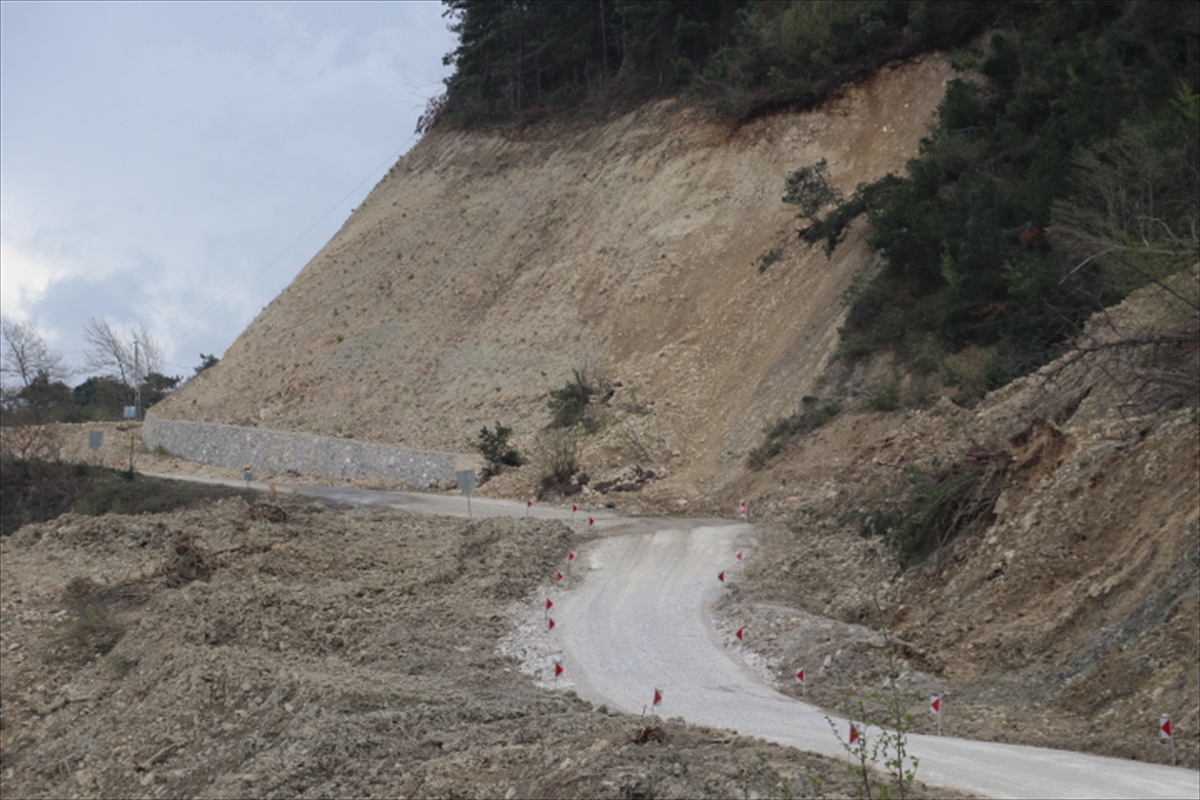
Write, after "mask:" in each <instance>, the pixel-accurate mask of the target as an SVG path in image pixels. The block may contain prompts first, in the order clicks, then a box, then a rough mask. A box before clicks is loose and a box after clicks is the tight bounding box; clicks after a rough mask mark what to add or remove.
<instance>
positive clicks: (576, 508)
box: [571, 503, 579, 514]
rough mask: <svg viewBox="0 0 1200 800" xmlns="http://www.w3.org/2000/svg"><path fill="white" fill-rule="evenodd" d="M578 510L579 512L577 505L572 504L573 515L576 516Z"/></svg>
mask: <svg viewBox="0 0 1200 800" xmlns="http://www.w3.org/2000/svg"><path fill="white" fill-rule="evenodd" d="M578 510H579V506H577V505H575V504H574V503H572V504H571V513H572V514H574V513H575V512H576V511H578Z"/></svg>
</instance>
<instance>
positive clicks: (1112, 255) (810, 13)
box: [426, 0, 1200, 400]
mask: <svg viewBox="0 0 1200 800" xmlns="http://www.w3.org/2000/svg"><path fill="white" fill-rule="evenodd" d="M447 6H448V11H447V14H448V16H450V17H451V19H452V20H453V25H452V27H453V29H454V30H455V31H456V32H458V33H459V35H460V37H461V43H460V46H459V47H458V49H456V50H455V51H454V52H453V53H451V54H449V55H448V56H447V63H448V64H452V65H453V66H454V68H455V73H454V75H453V76H452V77H451V78H449V79H448V81H447V94H446V96H445V97H444V98H442V99H441V101H440V105H438V106H436V107H435V108H433V109H431V115H430V116H429V117H428V118H427V120H426V122H427V124H433V123H443V124H448V125H470V124H479V123H489V122H490V123H492V124H499V123H502V122H504V121H506V120H512V119H515V120H517V121H518V122H520V123H523V124H529V123H531V122H536V121H538V120H539V119H542V118H544V117H545V116H548V115H551V114H559V115H564V116H568V117H570V116H571V115H573V114H579V113H584V114H585V115H586V114H587V113H589V112H594V111H595V110H600V109H603V108H604V107H606V106H608V105H613V104H615V105H616V106H619V105H620V104H621V103H622V102H624V103H628V102H631V101H635V100H640V99H646V98H653V97H658V96H663V95H667V94H672V93H682V94H683V95H684V96H687V97H689V98H691V99H692V100H693V102H699V103H702V104H709V105H712V106H713V107H715V108H716V109H717V110H719V111H720V112H722V113H724V114H728V115H732V116H733V117H734V118H736V119H739V120H745V119H747V118H750V117H753V116H755V115H757V114H761V113H769V112H774V111H779V110H781V109H796V108H804V107H809V106H811V105H812V104H813V103H815V102H818V101H820V100H822V99H824V98H826V97H827V96H829V95H830V93H831V92H836V91H837V87H839V86H842V85H844V84H845V82H847V81H849V80H854V79H857V78H860V77H862V76H864V75H867V74H871V73H873V72H874V71H876V70H878V69H879V67H880V66H882V65H883V64H885V63H888V62H889V61H895V60H897V59H901V58H905V57H911V56H912V55H914V54H916V53H919V52H923V51H927V50H931V49H947V48H951V49H954V48H956V49H955V63H956V66H957V67H958V68H959V69H960V77H958V78H957V79H955V80H954V81H952V82H951V83H950V85H949V87H948V90H947V94H946V98H945V100H944V101H943V104H942V106H941V107H940V109H939V117H938V124H937V126H936V128H935V129H934V130H933V132H932V133H931V135H930V136H929V137H928V139H927V140H925V141H924V142H923V143H922V146H921V152H920V154H919V155H918V156H917V157H916V158H914V159H913V160H912V161H911V162H910V163H909V164H908V166H907V168H906V169H905V170H904V171H903V172H902V173H901V172H900V171H897V173H892V174H889V175H887V176H885V177H883V178H882V179H879V180H876V181H872V182H869V183H864V184H861V185H859V186H858V187H856V188H855V190H854V191H853V192H851V193H848V194H847V195H844V196H843V195H838V194H837V193H834V192H829V191H827V192H826V193H825V194H822V195H820V196H817V195H814V194H811V193H810V195H809V196H808V197H807V198H805V197H802V196H801V195H800V194H797V193H796V191H795V187H794V186H793V185H791V184H788V185H787V186H785V189H786V190H787V191H786V192H785V196H784V200H785V202H791V203H793V204H797V205H800V206H802V207H803V206H804V205H805V204H806V203H807V204H808V205H809V206H811V207H810V208H809V209H808V210H807V211H805V210H803V208H802V210H801V214H800V216H801V217H802V221H803V222H805V223H806V226H805V229H804V231H803V236H804V237H805V238H806V239H808V240H809V241H823V242H824V243H825V245H826V247H827V248H829V249H832V248H833V247H835V246H836V245H837V243H838V241H839V240H840V238H841V237H842V236H843V235H844V232H845V230H846V226H847V224H848V223H849V222H850V221H851V220H853V219H854V218H856V217H858V216H860V215H863V214H865V215H866V216H867V217H868V218H869V220H870V224H871V234H870V237H869V244H870V246H871V248H872V249H873V250H874V251H875V252H876V253H878V254H879V255H880V256H881V257H882V263H883V265H884V267H883V269H882V270H881V271H880V272H879V273H878V274H876V275H873V276H870V277H869V278H867V277H864V279H863V280H861V281H860V282H859V283H857V284H856V286H855V289H854V292H853V296H852V298H851V313H850V315H849V318H848V320H847V325H846V327H845V329H844V331H843V333H842V349H841V355H842V356H843V358H844V359H845V360H846V361H848V362H851V363H853V362H855V361H856V360H859V359H862V358H864V357H869V356H871V355H872V354H875V353H878V352H880V351H889V352H890V353H892V354H893V355H894V356H896V357H897V358H898V359H899V360H900V361H901V362H902V364H903V367H904V369H905V371H908V372H915V373H917V374H918V375H920V376H921V377H922V380H923V383H926V384H928V383H931V382H932V383H933V384H935V385H936V387H937V389H935V390H940V389H941V388H942V387H946V386H954V387H958V388H959V389H961V394H962V396H964V397H966V398H967V399H970V400H974V399H977V398H978V397H980V396H982V394H983V393H984V392H986V391H988V390H991V389H995V388H998V387H1000V386H1002V385H1004V384H1006V383H1007V382H1009V381H1011V380H1012V379H1013V378H1015V377H1017V376H1018V375H1023V374H1026V373H1028V372H1029V371H1031V370H1032V369H1035V368H1036V367H1038V366H1040V365H1042V364H1044V363H1046V362H1047V361H1049V360H1050V359H1051V358H1053V357H1054V356H1055V355H1057V354H1059V353H1061V352H1062V348H1063V347H1064V345H1065V344H1066V343H1067V342H1068V341H1069V340H1070V339H1071V338H1072V337H1073V336H1075V335H1077V334H1079V333H1080V331H1081V327H1082V324H1083V322H1084V320H1085V319H1086V318H1087V317H1088V316H1089V315H1091V314H1093V313H1095V312H1097V311H1098V310H1100V309H1102V308H1104V307H1106V306H1109V305H1111V304H1113V303H1115V302H1117V301H1119V300H1120V299H1121V298H1123V297H1124V296H1125V295H1127V294H1128V293H1129V292H1130V291H1132V290H1133V289H1136V288H1138V287H1139V286H1143V285H1146V284H1147V283H1149V282H1152V281H1157V280H1161V279H1162V278H1163V277H1165V276H1167V275H1170V274H1173V273H1175V272H1178V271H1179V270H1180V269H1183V268H1186V267H1187V266H1190V265H1191V264H1192V263H1194V262H1195V261H1196V259H1197V256H1198V252H1200V251H1198V248H1197V230H1198V228H1200V225H1198V222H1197V220H1198V218H1200V217H1198V203H1200V201H1198V200H1197V198H1198V197H1200V169H1198V168H1197V164H1198V158H1200V137H1198V134H1197V131H1198V130H1200V100H1198V97H1197V92H1198V91H1200V71H1198V69H1200V65H1198V58H1200V5H1198V4H1196V3H1170V2H1147V3H1129V2H1081V3H1033V2H900V1H897V0H885V1H883V2H879V1H871V0H867V1H865V2H820V1H819V0H818V1H815V2H806V1H799V2H720V3H705V2H671V3H655V2H650V3H643V2H622V1H621V0H610V1H609V2H607V3H606V2H604V0H599V1H598V2H596V3H576V4H571V6H570V8H569V10H566V9H561V8H559V7H557V4H555V3H549V2H546V3H539V2H531V3H524V2H521V3H517V2H513V3H491V2H466V1H454V2H447ZM985 32H986V33H985ZM812 166H815V165H809V166H807V167H801V169H800V170H798V171H797V172H794V173H792V174H791V175H790V176H789V180H790V179H792V178H794V177H795V176H796V175H798V174H800V172H801V171H803V170H807V169H811V167H812ZM781 177H782V176H781ZM831 206H832V208H830V207H831ZM822 211H825V212H827V213H824V214H822V213H820V212H822ZM1162 336H1163V340H1162V341H1163V343H1170V342H1171V341H1174V339H1176V338H1178V337H1179V336H1184V337H1185V338H1186V336H1187V331H1186V330H1183V329H1180V330H1175V331H1169V332H1168V331H1164V332H1163V333H1162ZM966 348H982V355H979V356H977V357H976V358H975V359H973V361H974V362H975V363H972V364H970V366H969V368H967V369H964V368H962V367H961V366H956V365H955V364H954V363H953V361H952V360H951V361H948V357H951V356H953V354H955V353H958V352H961V351H963V350H964V349H966Z"/></svg>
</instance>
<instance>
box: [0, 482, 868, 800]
mask: <svg viewBox="0 0 1200 800" xmlns="http://www.w3.org/2000/svg"><path fill="white" fill-rule="evenodd" d="M285 510H286V512H287V520H286V521H279V522H271V521H269V520H268V519H266V518H264V517H263V516H262V515H255V514H252V513H250V512H251V507H250V506H248V505H246V504H245V503H244V502H243V501H240V500H237V501H234V500H229V501H222V502H220V503H218V504H215V505H212V506H208V507H205V508H197V509H190V510H187V511H184V512H180V513H176V514H169V515H146V516H141V517H122V516H113V515H110V516H105V517H100V518H90V517H79V516H74V515H67V516H64V517H61V518H59V519H58V520H55V521H54V522H51V523H46V524H40V525H31V526H26V527H25V528H23V529H22V530H21V531H20V532H18V533H17V534H16V535H14V536H12V537H8V538H6V539H5V540H3V542H2V543H0V548H2V555H3V558H2V561H0V564H2V567H0V675H2V691H0V701H2V707H0V736H2V745H3V756H2V759H3V760H2V764H0V770H2V773H0V775H2V777H3V781H4V791H5V795H6V796H13V797H53V798H60V797H62V798H66V797H161V796H172V797H182V796H188V797H327V796H335V795H336V796H354V797H405V796H408V797H413V796H422V797H481V798H482V797H488V798H491V797H508V798H512V797H562V796H570V797H645V798H650V797H731V796H742V795H744V794H757V795H759V796H774V795H780V794H783V793H785V792H787V791H794V792H796V794H798V795H812V794H816V793H821V792H823V793H827V794H833V795H846V794H852V793H853V791H854V784H853V782H852V780H851V779H852V776H851V775H850V773H849V772H848V770H847V769H846V766H845V765H844V764H841V763H837V762H833V761H830V760H828V759H822V758H819V757H817V756H811V755H807V754H804V753H799V752H796V751H792V750H787V749H785V748H781V747H777V746H774V745H768V744H764V743H762V742H760V741H754V740H749V739H745V738H739V737H736V736H733V735H731V734H729V733H728V732H720V731H714V730H708V729H700V728H692V727H688V726H686V725H684V724H682V723H681V722H679V721H677V720H668V721H663V720H658V719H657V718H651V717H648V718H645V719H638V718H636V717H629V716H625V715H620V714H616V713H614V712H610V711H608V710H607V709H605V708H603V707H601V708H594V707H592V706H591V705H589V704H587V703H584V702H583V701H581V700H579V699H578V698H576V697H575V696H574V694H573V693H571V692H567V691H555V690H554V689H553V684H552V683H551V682H550V681H549V680H547V677H548V676H542V680H541V681H540V683H541V684H542V685H540V686H539V685H538V683H535V682H534V681H532V680H530V679H529V677H528V676H526V675H524V674H521V672H520V671H519V669H518V664H517V662H516V661H515V660H514V659H512V658H510V657H509V656H506V655H504V654H502V653H500V652H499V651H498V644H499V642H500V641H501V639H502V638H503V637H504V636H505V635H506V634H507V633H509V630H510V626H511V622H510V617H509V614H508V609H509V608H510V607H511V606H512V605H513V603H514V602H516V601H518V600H521V599H522V598H526V597H527V596H529V595H530V594H531V593H533V592H534V591H535V589H537V590H538V591H544V590H545V587H544V586H543V584H546V583H548V582H549V581H548V576H550V575H551V574H552V573H553V570H554V568H555V567H556V566H557V565H559V564H561V561H562V557H563V554H564V553H565V552H566V551H567V549H568V547H569V546H571V544H572V542H571V535H572V534H571V532H570V530H569V528H568V527H567V526H565V525H562V524H559V523H552V522H545V521H537V520H532V519H509V520H477V521H468V520H458V519H445V518H429V517H420V518H414V517H411V516H408V515H403V514H398V513H379V512H369V513H366V512H361V511H353V510H348V509H339V508H335V507H330V506H328V505H325V504H319V503H312V502H307V501H305V502H294V503H293V504H291V505H289V506H287V507H286V508H285ZM539 586H540V587H542V588H541V589H538V587H539ZM101 634H103V636H101ZM540 635H544V634H540Z"/></svg>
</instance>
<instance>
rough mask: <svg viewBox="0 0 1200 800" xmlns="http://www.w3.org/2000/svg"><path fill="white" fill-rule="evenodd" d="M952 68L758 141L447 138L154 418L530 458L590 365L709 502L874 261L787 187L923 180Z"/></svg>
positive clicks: (802, 381)
mask: <svg viewBox="0 0 1200 800" xmlns="http://www.w3.org/2000/svg"><path fill="white" fill-rule="evenodd" d="M950 74H951V73H950V69H949V67H948V66H947V64H946V62H945V61H944V60H943V59H941V58H940V57H935V56H930V57H928V58H925V59H922V60H920V61H917V62H915V63H910V64H906V65H903V66H898V67H895V68H892V69H886V70H884V71H883V72H881V73H880V74H879V75H878V76H876V77H874V78H872V79H871V80H869V81H867V82H865V83H864V84H863V85H861V86H855V87H850V88H848V89H846V91H845V93H844V95H843V96H842V97H840V98H838V99H835V100H833V101H832V102H830V103H829V104H828V105H827V106H826V107H824V108H821V109H819V110H816V111H813V112H811V113H804V114H781V115H778V116H774V117H770V118H766V119H761V120H757V121H754V122H751V123H749V124H746V125H743V126H741V127H739V128H733V127H731V126H730V124H728V123H727V122H722V121H716V120H713V119H709V118H708V117H706V116H705V115H704V114H703V113H701V112H699V111H697V110H695V109H691V108H686V107H683V106H680V105H678V104H677V103H675V102H674V101H667V102H663V103H661V104H659V105H657V106H653V107H647V108H644V109H642V110H640V111H637V112H635V113H631V114H628V115H625V116H623V117H620V118H619V119H616V120H614V121H612V122H609V123H606V124H602V125H595V126H590V127H582V128H572V129H565V128H564V129H553V128H550V127H540V126H537V127H533V128H529V129H526V131H525V132H523V133H521V134H513V135H507V136H505V135H499V134H492V133H478V132H458V131H450V132H439V131H435V132H433V133H431V134H429V135H428V136H426V137H425V139H423V140H422V141H421V142H420V143H419V144H418V145H417V146H416V147H415V148H414V149H413V150H412V152H410V153H409V154H408V155H407V156H405V157H404V158H403V159H402V160H401V161H400V162H399V163H398V164H397V165H396V166H395V167H394V168H393V169H392V170H391V172H390V173H389V174H388V176H387V177H386V178H385V179H384V180H383V181H381V182H380V184H379V185H378V186H377V187H376V188H375V190H374V191H373V192H372V193H371V195H370V196H369V197H368V198H367V200H366V201H365V202H364V203H363V205H362V206H361V207H360V208H359V209H357V210H356V211H355V212H354V214H353V215H352V216H351V218H350V219H349V220H348V221H347V222H346V224H345V226H344V227H343V229H342V230H341V231H340V232H339V233H338V234H337V236H335V237H334V238H333V240H332V241H330V242H329V244H328V245H327V246H326V247H325V248H324V249H323V250H322V251H321V252H320V253H319V254H318V255H317V256H316V257H315V258H314V259H313V261H312V262H311V263H310V264H309V265H308V266H307V267H305V269H304V270H303V271H302V272H301V273H300V275H299V276H297V278H296V279H295V281H294V282H293V283H292V284H291V285H290V286H289V287H288V288H287V289H286V290H285V291H284V292H283V293H282V294H281V295H280V296H279V297H278V298H276V299H275V300H274V301H273V302H272V303H271V304H270V305H269V306H268V307H267V308H266V309H265V310H264V311H263V312H262V313H261V314H260V315H259V317H258V318H257V319H256V320H255V321H254V322H253V323H252V324H251V325H250V327H249V328H247V330H246V331H245V332H244V333H243V334H242V335H241V336H240V337H239V338H238V340H237V342H236V343H235V344H234V345H233V346H232V347H231V348H230V350H229V351H228V353H226V355H225V357H224V359H223V360H222V361H221V363H220V365H219V366H218V367H216V368H214V369H211V370H208V371H206V372H204V373H203V374H202V375H200V376H199V377H198V378H196V379H194V380H192V381H190V382H189V383H188V384H187V385H185V386H184V387H183V388H182V389H180V390H179V391H178V392H176V393H175V395H174V396H173V397H172V398H170V400H168V401H167V402H166V403H164V404H162V405H160V406H159V407H158V408H157V409H156V411H157V412H158V413H161V414H163V415H164V416H174V417H179V418H186V419H194V420H208V421H218V422H229V423H242V424H251V425H259V424H261V425H264V426H269V427H274V428H281V429H289V430H304V431H311V432H317V433H323V434H332V435H339V434H344V435H347V436H352V437H355V438H360V439H368V440H376V441H387V442H394V443H404V444H408V445H412V446H418V447H426V448H434V449H445V450H451V451H464V450H467V449H469V445H468V441H469V440H470V439H472V438H473V437H474V435H475V434H476V433H477V432H478V430H479V429H480V427H481V426H483V425H491V424H493V423H494V422H496V421H500V422H503V423H505V424H508V425H511V426H513V427H514V428H515V429H516V433H517V436H518V444H519V445H522V446H526V447H529V445H530V442H531V439H532V436H533V434H534V433H535V432H536V431H538V430H539V429H541V428H542V427H544V426H545V424H546V423H547V422H548V421H549V413H548V411H547V409H546V393H547V391H548V390H550V389H555V388H558V387H560V386H562V385H563V384H564V383H566V382H567V380H568V379H569V378H570V377H571V373H572V370H574V369H577V368H580V367H583V366H590V367H595V368H597V369H598V370H599V371H600V372H601V373H602V374H603V375H604V376H605V377H606V378H608V379H609V380H611V381H614V382H617V383H619V384H621V386H620V387H619V389H618V392H617V394H616V395H615V396H614V397H613V398H612V400H611V402H610V406H611V409H612V415H613V417H614V426H615V427H614V429H613V430H611V431H610V432H609V435H610V440H611V441H612V442H616V443H630V442H635V444H633V445H631V447H632V452H627V453H624V454H622V453H619V452H610V453H609V456H611V458H612V460H613V465H616V464H619V463H627V462H630V461H635V460H637V461H641V462H642V463H652V464H655V465H657V466H658V467H659V468H660V471H661V470H662V468H664V467H665V468H666V471H667V472H668V473H669V474H670V475H671V479H672V485H673V486H674V487H675V489H676V490H677V491H678V492H679V493H680V495H681V496H684V497H687V496H688V495H689V494H691V495H696V496H702V495H703V494H704V491H703V490H704V489H705V488H707V487H709V486H711V485H713V483H714V482H717V483H720V482H723V481H724V480H725V479H727V477H728V475H729V474H731V472H733V471H735V470H736V469H737V468H739V467H740V465H741V462H742V459H743V457H744V455H745V453H746V451H747V450H748V449H749V448H750V447H752V446H753V445H754V444H755V443H756V439H757V437H758V436H759V430H760V428H761V427H762V425H763V424H764V423H766V422H767V421H769V420H773V419H775V418H776V417H778V416H780V415H783V414H787V413H790V412H791V411H792V410H793V409H794V407H795V404H796V402H797V399H798V398H799V397H801V396H803V395H804V394H806V393H807V392H808V390H809V389H810V388H811V386H812V383H813V381H815V379H816V378H817V376H818V375H819V374H820V372H821V369H822V367H823V365H824V364H825V362H826V360H827V358H828V356H829V354H830V351H831V348H832V347H833V346H834V344H835V343H836V335H837V333H836V332H837V327H838V324H839V322H840V319H841V316H842V309H841V307H840V305H839V303H838V298H839V296H840V295H841V293H842V292H843V290H844V289H845V288H846V286H847V285H848V283H849V281H850V279H851V278H852V276H853V275H854V273H855V272H856V271H857V270H859V269H860V268H862V267H863V265H864V264H865V262H866V260H867V253H866V250H865V248H864V246H863V244H862V231H861V230H859V231H856V232H853V233H851V235H850V237H849V239H848V241H847V242H846V243H845V244H844V245H843V246H842V247H841V248H839V249H838V251H837V252H836V253H835V254H834V257H833V258H832V260H829V259H827V258H826V256H825V255H824V253H823V252H822V250H821V248H820V247H819V246H809V245H803V246H802V245H800V244H799V243H798V242H797V239H796V236H795V232H794V230H795V228H796V226H797V222H796V219H795V213H794V209H793V208H792V207H790V206H787V205H785V204H784V203H782V202H781V201H780V196H781V195H782V189H783V180H784V177H785V175H786V174H787V173H788V172H790V171H791V170H794V169H796V168H797V167H799V166H802V165H806V164H811V163H813V162H815V161H817V160H818V159H820V158H825V159H827V160H828V162H829V171H830V175H831V177H832V179H833V181H834V182H835V184H836V185H837V186H838V187H839V188H841V189H843V190H845V191H849V190H852V189H853V188H854V186H856V185H857V184H858V183H859V182H862V181H867V180H871V179H873V178H876V177H879V176H881V175H883V174H885V173H886V172H888V171H899V170H901V169H902V168H903V166H904V163H905V160H906V159H908V158H910V157H911V156H912V155H914V154H915V152H916V149H917V144H918V141H919V140H920V138H921V137H922V136H923V135H925V133H926V132H927V131H928V129H929V127H930V125H931V123H932V122H933V119H934V114H935V111H936V107H937V104H938V103H939V101H940V100H941V98H942V96H943V93H944V88H945V83H946V81H947V79H948V78H949V76H950ZM774 248H781V250H782V255H781V260H780V261H778V262H777V263H775V264H773V265H772V266H771V267H770V268H769V269H768V270H767V271H766V272H765V273H763V274H760V273H759V270H758V269H757V265H758V262H759V259H760V257H761V256H763V255H764V254H766V253H767V252H769V251H771V250H772V249H774ZM631 408H636V409H638V410H639V411H641V412H642V413H641V414H632V413H627V412H624V411H622V409H631ZM623 428H627V429H628V431H629V433H625V432H623V431H622V430H621V429H623ZM613 449H620V448H613ZM589 466H590V467H591V468H593V469H595V468H597V466H599V467H605V466H609V465H605V464H601V465H596V464H592V465H589Z"/></svg>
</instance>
